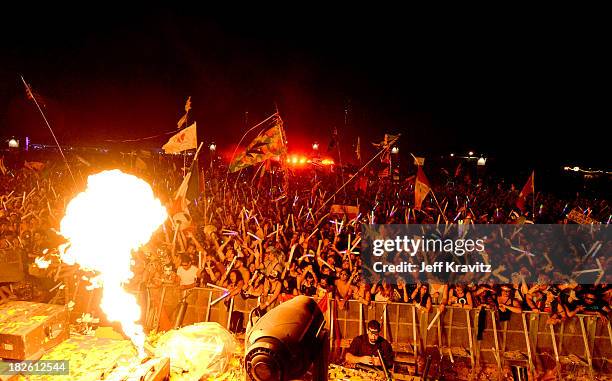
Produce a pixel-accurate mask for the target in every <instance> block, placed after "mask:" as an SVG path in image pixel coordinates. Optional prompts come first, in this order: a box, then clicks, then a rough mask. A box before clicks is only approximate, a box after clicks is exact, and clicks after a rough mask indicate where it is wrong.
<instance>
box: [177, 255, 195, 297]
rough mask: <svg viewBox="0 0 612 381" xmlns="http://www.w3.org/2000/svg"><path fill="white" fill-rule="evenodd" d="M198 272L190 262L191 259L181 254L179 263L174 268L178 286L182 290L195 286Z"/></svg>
mask: <svg viewBox="0 0 612 381" xmlns="http://www.w3.org/2000/svg"><path fill="white" fill-rule="evenodd" d="M198 272H199V271H198V268H197V267H196V266H194V265H193V264H192V263H191V259H190V258H189V257H188V256H187V255H183V256H182V257H181V265H180V266H179V268H178V269H177V270H176V275H177V276H178V278H179V287H180V288H181V289H183V290H186V289H189V288H193V287H195V286H196V280H197V278H198Z"/></svg>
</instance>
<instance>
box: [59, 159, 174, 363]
mask: <svg viewBox="0 0 612 381" xmlns="http://www.w3.org/2000/svg"><path fill="white" fill-rule="evenodd" d="M166 218H167V213H166V209H165V208H164V207H163V206H162V204H161V202H160V201H159V200H158V199H156V198H155V196H154V195H153V191H152V190H151V187H150V186H149V184H147V183H146V182H145V181H144V180H141V179H139V178H138V177H136V176H132V175H128V174H125V173H123V172H121V171H119V170H117V169H115V170H111V171H104V172H100V173H98V174H95V175H91V176H89V178H88V179H87V189H86V190H85V191H84V192H82V193H80V194H78V195H77V196H76V197H75V198H74V199H72V200H71V201H70V203H69V204H68V206H67V208H66V215H65V216H64V218H63V219H62V222H61V224H60V233H61V234H62V235H63V236H64V237H65V238H67V239H68V241H69V243H68V244H66V245H65V246H64V247H63V248H62V250H61V256H62V261H64V262H65V263H68V264H75V263H77V264H79V265H80V266H81V267H82V268H84V269H87V270H92V271H95V272H96V273H97V274H99V275H98V276H97V277H96V278H94V279H92V280H91V281H92V283H93V284H94V285H97V286H102V287H103V292H102V302H101V307H102V310H103V311H104V313H105V314H106V315H107V317H108V319H109V320H110V321H119V322H120V323H121V326H122V328H123V331H124V332H125V334H126V335H127V336H129V337H130V339H131V340H132V342H133V343H134V345H135V346H136V348H137V349H138V350H139V353H140V354H141V355H143V354H144V339H145V335H144V331H143V328H142V326H141V325H139V324H137V323H136V322H137V321H139V320H140V318H141V310H140V306H139V305H138V303H137V301H136V298H135V296H134V295H132V294H130V293H128V292H126V291H125V290H124V288H123V286H124V284H125V283H126V282H127V281H128V280H130V279H131V278H132V276H133V275H134V274H133V273H132V271H131V270H130V267H131V263H132V250H137V249H138V248H139V247H140V246H142V245H144V244H146V243H147V242H148V241H149V240H150V239H151V235H152V234H153V232H155V230H157V228H159V226H160V225H161V224H162V223H163V222H164V220H165V219H166Z"/></svg>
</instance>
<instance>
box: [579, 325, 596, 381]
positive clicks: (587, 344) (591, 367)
mask: <svg viewBox="0 0 612 381" xmlns="http://www.w3.org/2000/svg"><path fill="white" fill-rule="evenodd" d="M578 318H579V319H580V329H581V331H582V340H583V341H584V351H585V354H586V358H587V362H588V364H589V375H590V376H591V379H592V380H593V379H594V378H593V359H592V358H591V350H590V348H589V341H588V338H587V334H586V330H585V329H584V316H578Z"/></svg>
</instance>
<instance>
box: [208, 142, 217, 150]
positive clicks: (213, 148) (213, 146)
mask: <svg viewBox="0 0 612 381" xmlns="http://www.w3.org/2000/svg"><path fill="white" fill-rule="evenodd" d="M208 148H209V149H210V150H211V151H213V152H214V151H215V150H216V149H217V145H216V144H215V143H210V145H209V146H208Z"/></svg>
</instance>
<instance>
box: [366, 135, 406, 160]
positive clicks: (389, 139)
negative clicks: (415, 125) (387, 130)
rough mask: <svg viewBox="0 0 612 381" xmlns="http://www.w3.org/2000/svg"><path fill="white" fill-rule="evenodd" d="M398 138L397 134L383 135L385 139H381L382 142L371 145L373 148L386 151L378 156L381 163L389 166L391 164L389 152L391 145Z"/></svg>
mask: <svg viewBox="0 0 612 381" xmlns="http://www.w3.org/2000/svg"><path fill="white" fill-rule="evenodd" d="M399 137H400V135H399V134H398V135H390V134H385V138H384V139H383V141H382V142H380V143H372V145H374V147H376V148H380V149H385V150H386V151H385V152H383V154H382V155H381V156H380V161H381V162H382V163H386V164H389V163H390V162H391V152H390V149H391V145H392V144H394V143H395V142H396V141H397V140H398V139H399Z"/></svg>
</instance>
